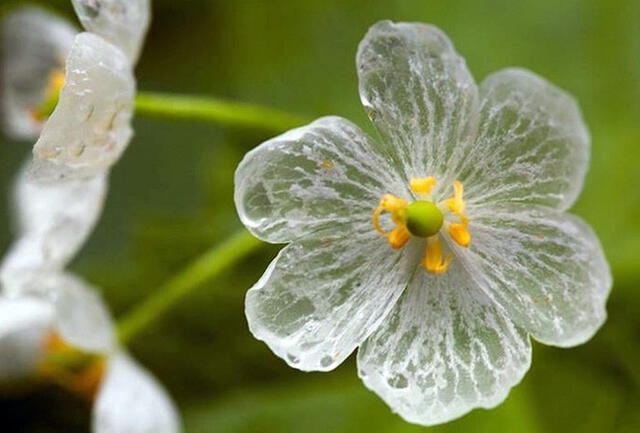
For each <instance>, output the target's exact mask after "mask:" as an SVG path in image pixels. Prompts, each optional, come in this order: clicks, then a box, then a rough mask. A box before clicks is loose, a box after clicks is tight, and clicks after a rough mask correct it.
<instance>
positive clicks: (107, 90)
mask: <svg viewBox="0 0 640 433" xmlns="http://www.w3.org/2000/svg"><path fill="white" fill-rule="evenodd" d="M73 4H74V7H75V9H76V11H77V12H78V16H79V18H80V20H81V22H82V23H83V25H84V26H85V28H86V29H87V30H88V32H86V33H81V34H79V35H77V36H75V39H73V37H71V40H72V41H73V42H71V40H69V38H67V39H66V40H65V42H66V46H65V53H66V52H67V51H68V52H69V54H68V56H62V55H58V56H57V57H56V58H57V60H56V64H55V66H54V65H53V64H52V62H51V61H50V60H49V61H47V58H46V57H45V58H44V59H41V57H42V54H41V53H40V52H39V51H38V50H42V49H43V48H42V45H45V44H44V43H43V41H42V40H41V39H42V38H44V37H47V35H48V34H49V33H51V32H52V30H51V29H52V28H55V29H57V27H62V26H65V24H64V23H63V22H61V21H60V20H58V19H56V18H55V17H53V16H52V15H50V14H48V13H46V12H42V11H39V10H37V9H34V8H23V9H20V10H18V11H17V12H15V13H13V14H12V15H11V16H10V17H9V18H8V20H7V21H6V23H5V40H6V41H7V42H6V45H7V47H8V48H11V50H9V49H7V52H9V53H10V54H12V55H11V56H6V58H5V59H4V60H5V65H6V66H5V69H7V70H8V71H11V72H15V74H13V75H10V77H9V78H11V77H12V76H15V75H16V74H17V73H18V72H19V71H20V70H21V69H24V68H28V67H31V65H32V64H33V63H35V62H36V61H39V62H41V63H45V62H46V66H47V70H46V73H44V72H42V73H38V74H35V73H31V74H24V75H23V76H22V77H20V78H16V79H14V80H6V81H5V82H4V84H3V85H4V87H5V88H6V89H5V90H6V91H5V94H8V95H10V97H9V98H5V100H4V103H5V110H4V111H5V113H7V115H6V116H5V117H6V118H7V124H8V126H9V128H12V129H16V128H19V127H20V122H18V121H17V120H16V119H15V117H16V116H17V115H16V114H15V113H18V114H21V115H22V117H19V119H18V120H20V121H22V123H28V124H29V125H30V128H29V130H28V132H29V133H30V135H34V134H36V135H37V133H38V132H39V131H40V129H42V134H41V135H40V138H39V140H38V141H37V143H36V144H35V146H34V162H33V168H32V175H33V176H34V178H35V179H37V180H39V181H47V182H50V181H57V180H60V179H68V178H72V179H79V178H87V177H92V176H96V175H99V174H101V173H104V172H105V171H107V170H108V169H109V168H110V167H111V166H112V165H113V164H114V163H115V162H117V161H118V159H119V158H120V156H121V155H122V153H123V152H124V150H125V149H126V147H127V145H128V144H129V142H130V140H131V137H132V129H131V119H132V116H133V108H134V107H133V106H134V97H135V91H136V83H135V78H134V75H133V67H134V64H135V62H136V61H137V58H138V55H139V52H140V48H141V46H142V42H143V39H144V35H145V33H146V31H147V28H148V25H149V19H150V4H149V1H148V0H139V1H138V0H136V1H127V2H124V1H121V0H112V1H109V0H105V1H100V0H88V1H74V2H73ZM23 22H28V23H31V31H33V32H36V33H37V34H41V35H42V37H41V38H35V37H32V38H33V39H35V40H36V41H37V42H38V43H35V42H34V43H33V44H29V45H26V46H21V45H20V44H19V43H18V42H16V38H20V37H21V31H22V29H20V28H17V27H18V26H19V25H20V24H21V23H23ZM23 27H24V26H23ZM64 28H65V29H66V33H65V34H66V35H67V36H69V35H70V34H73V33H74V32H73V29H72V28H71V27H70V26H68V25H66V26H65V27H64ZM23 59H27V60H28V61H27V60H23ZM41 69H43V68H41ZM16 71H18V72H16ZM31 80H34V81H31ZM30 88H36V89H38V91H37V94H36V95H34V93H36V92H33V91H27V92H25V91H24V89H26V90H29V89H30ZM36 96H37V97H36ZM12 113H13V114H12ZM23 129H24V128H23Z"/></svg>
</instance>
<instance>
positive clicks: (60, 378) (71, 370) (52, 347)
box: [37, 332, 105, 402]
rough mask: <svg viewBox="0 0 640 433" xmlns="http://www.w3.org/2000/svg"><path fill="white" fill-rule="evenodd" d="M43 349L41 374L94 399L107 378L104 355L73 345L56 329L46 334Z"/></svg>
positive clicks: (86, 397) (72, 390) (39, 371)
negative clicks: (56, 331)
mask: <svg viewBox="0 0 640 433" xmlns="http://www.w3.org/2000/svg"><path fill="white" fill-rule="evenodd" d="M43 349H44V356H43V358H42V361H40V364H39V365H38V370H37V371H38V374H39V375H40V376H41V377H43V378H45V379H47V380H49V381H51V382H52V383H55V384H57V385H59V386H61V387H63V388H65V389H68V390H69V391H71V392H74V393H76V394H78V395H80V396H82V397H83V398H85V399H87V400H88V401H90V402H91V401H93V400H94V399H95V397H96V395H97V393H98V389H99V387H100V384H101V383H102V379H103V378H104V373H105V358H104V356H102V355H99V354H95V353H90V352H85V351H83V350H80V349H77V348H75V347H73V346H70V345H69V344H68V343H67V342H65V341H64V340H63V339H62V338H61V337H60V336H59V335H58V334H56V333H55V332H52V333H50V334H49V335H48V336H47V337H46V338H45V340H44V347H43Z"/></svg>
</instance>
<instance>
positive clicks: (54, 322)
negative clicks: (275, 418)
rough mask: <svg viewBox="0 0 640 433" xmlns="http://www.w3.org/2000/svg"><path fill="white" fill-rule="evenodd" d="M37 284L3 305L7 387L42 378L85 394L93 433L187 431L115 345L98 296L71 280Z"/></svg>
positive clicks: (46, 277) (0, 364) (0, 365)
mask: <svg viewBox="0 0 640 433" xmlns="http://www.w3.org/2000/svg"><path fill="white" fill-rule="evenodd" d="M31 282H32V284H33V285H32V286H31V287H30V288H29V290H27V291H25V292H23V294H22V296H20V297H15V298H9V297H4V296H1V297H0V317H2V320H1V321H0V381H2V380H5V381H6V380H17V379H20V378H22V377H26V376H29V375H38V376H40V377H42V378H44V379H48V378H51V380H53V381H55V382H56V383H58V384H60V385H61V386H64V387H66V388H68V389H69V390H70V391H72V392H76V393H78V394H80V395H81V396H83V397H85V398H87V399H88V400H89V401H91V402H93V405H92V431H93V432H94V433H174V432H178V431H180V426H179V420H178V415H177V412H176V409H175V407H174V405H173V403H172V401H171V399H170V398H169V396H168V395H167V393H166V391H165V390H164V389H163V388H162V386H161V385H160V384H159V383H158V382H157V381H156V380H155V379H154V378H153V377H152V376H151V375H150V374H149V373H148V372H147V371H146V370H144V369H143V368H142V367H140V366H139V365H138V364H137V363H136V362H135V361H133V360H132V359H131V358H130V357H129V356H128V355H127V354H126V353H125V352H124V351H123V350H122V349H121V348H119V347H118V346H117V344H116V343H115V341H116V340H115V336H114V335H113V323H112V321H111V318H110V316H109V314H108V312H107V310H106V308H105V306H104V303H103V302H102V300H101V298H100V297H99V296H98V295H97V294H96V293H97V291H96V289H95V288H92V287H90V286H88V285H87V284H86V283H85V282H83V281H82V280H80V279H78V278H75V277H72V276H70V275H65V274H41V275H40V278H39V279H38V280H37V281H36V280H32V281H31ZM61 360H62V361H61Z"/></svg>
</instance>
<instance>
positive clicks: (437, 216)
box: [373, 177, 471, 274]
mask: <svg viewBox="0 0 640 433" xmlns="http://www.w3.org/2000/svg"><path fill="white" fill-rule="evenodd" d="M435 184H436V180H435V178H433V177H423V178H413V179H411V181H410V182H409V187H410V189H411V191H412V192H413V193H414V194H415V195H416V196H417V198H418V199H417V200H415V201H412V202H408V201H407V200H404V199H402V198H399V197H396V196H394V195H391V194H385V195H384V196H382V198H381V199H380V203H379V204H378V207H377V208H376V209H375V210H374V212H373V226H374V228H375V229H376V231H377V232H378V233H380V235H382V236H384V237H386V238H387V241H388V242H389V245H391V247H392V248H395V249H398V248H402V247H403V246H404V245H405V244H406V243H407V242H408V241H409V239H410V238H411V237H412V236H414V237H418V238H426V239H427V251H426V253H425V257H424V259H423V260H422V263H421V265H422V266H424V268H425V269H426V270H427V272H429V273H432V274H442V273H445V272H446V271H447V269H448V268H449V263H450V262H451V260H452V258H453V255H452V254H447V256H446V257H444V255H443V245H442V241H441V239H440V232H441V231H442V229H443V228H444V229H446V231H447V233H448V234H449V236H450V237H451V239H452V240H453V241H454V242H455V243H457V244H458V245H460V246H461V247H465V248H466V247H468V246H469V245H470V244H471V235H470V234H469V231H468V226H469V219H468V218H467V216H466V214H465V202H464V199H463V194H464V188H463V185H462V183H461V182H460V181H455V182H454V183H453V196H452V197H450V198H448V199H446V200H443V201H441V202H440V203H437V204H436V203H434V202H433V201H432V199H431V189H432V188H433V187H434V186H435ZM384 212H387V213H389V214H390V216H391V221H392V222H393V224H394V225H395V227H394V228H393V229H392V230H390V231H386V230H384V229H383V227H382V225H381V224H380V217H381V216H382V214H383V213H384ZM445 215H450V216H453V218H454V220H453V221H446V220H445Z"/></svg>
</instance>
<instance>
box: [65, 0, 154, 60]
mask: <svg viewBox="0 0 640 433" xmlns="http://www.w3.org/2000/svg"><path fill="white" fill-rule="evenodd" d="M73 7H74V8H75V10H76V13H77V14H78V18H80V21H81V22H82V25H83V26H84V28H85V29H87V30H88V31H90V32H92V33H96V34H98V35H100V36H102V37H103V38H105V39H106V40H108V41H109V42H111V43H113V44H114V45H117V46H118V47H120V48H121V49H122V50H123V51H124V52H125V53H127V55H128V56H129V58H130V59H131V60H132V62H135V61H137V59H138V56H139V55H140V49H141V48H142V43H143V42H144V36H145V34H146V33H147V29H148V27H149V21H150V19H151V4H150V1H149V0H73Z"/></svg>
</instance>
